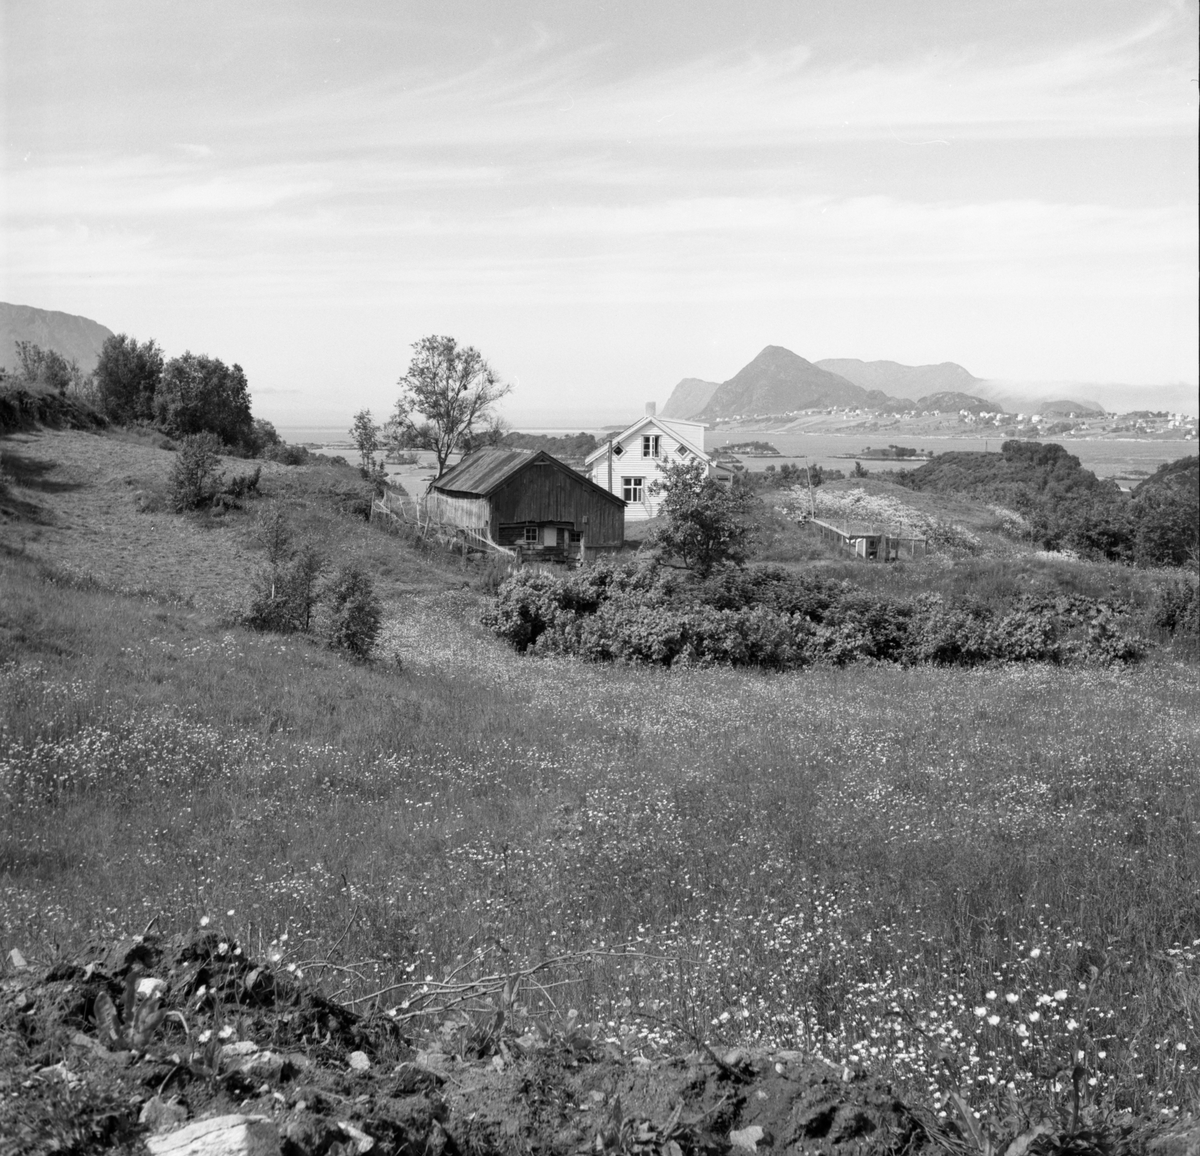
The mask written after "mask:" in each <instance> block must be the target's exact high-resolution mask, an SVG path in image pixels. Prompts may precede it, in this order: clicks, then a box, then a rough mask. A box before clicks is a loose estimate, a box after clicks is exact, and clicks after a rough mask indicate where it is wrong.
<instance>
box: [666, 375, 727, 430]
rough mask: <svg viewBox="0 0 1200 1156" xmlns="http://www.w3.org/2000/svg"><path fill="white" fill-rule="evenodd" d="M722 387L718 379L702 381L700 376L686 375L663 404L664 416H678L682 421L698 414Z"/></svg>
mask: <svg viewBox="0 0 1200 1156" xmlns="http://www.w3.org/2000/svg"><path fill="white" fill-rule="evenodd" d="M720 388H721V383H720V382H718V381H701V379H700V378H698V377H685V378H684V379H683V380H682V381H681V382H680V383H679V384H678V385H677V386H676V387H675V388H674V389H673V390H671V396H670V397H669V398H668V399H667V404H666V405H664V406H663V409H662V416H663V417H666V418H671V417H674V418H678V419H679V420H680V421H683V420H685V419H686V418H689V417H693V416H694V415H695V414H698V413H699V412H700V411H701V410H702V409H704V407H705V406H706V405H708V403H709V402H710V401H711V400H712V395H713V394H714V393H716V392H717V390H718V389H720Z"/></svg>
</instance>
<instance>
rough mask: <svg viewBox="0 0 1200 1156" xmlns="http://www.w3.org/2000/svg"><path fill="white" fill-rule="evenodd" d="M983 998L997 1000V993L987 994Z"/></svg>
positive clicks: (990, 992)
mask: <svg viewBox="0 0 1200 1156" xmlns="http://www.w3.org/2000/svg"><path fill="white" fill-rule="evenodd" d="M983 998H984V999H995V998H996V993H995V992H994V991H989V992H988V993H987V995H985V996H984V997H983Z"/></svg>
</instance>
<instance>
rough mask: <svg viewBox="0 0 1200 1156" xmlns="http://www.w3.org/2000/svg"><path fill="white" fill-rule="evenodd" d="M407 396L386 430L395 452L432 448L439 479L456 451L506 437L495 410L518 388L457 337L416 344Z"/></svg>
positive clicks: (404, 387)
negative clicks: (497, 373) (514, 387)
mask: <svg viewBox="0 0 1200 1156" xmlns="http://www.w3.org/2000/svg"><path fill="white" fill-rule="evenodd" d="M399 384H400V386H401V387H402V390H403V392H402V393H401V394H400V397H399V398H398V399H397V401H396V409H395V412H394V413H393V415H392V417H391V418H390V419H389V420H388V422H387V425H386V427H385V429H386V435H387V444H388V448H389V449H397V450H399V449H426V450H432V451H433V453H434V456H435V457H436V458H437V477H439V478H440V477H441V476H442V474H444V473H445V472H446V461H447V459H448V458H449V457H450V455H451V454H452V453H454V452H455V451H456V450H460V449H461V450H466V449H471V448H475V447H477V446H478V445H481V444H486V443H487V441H488V440H489V439H491V438H496V439H498V438H499V437H500V436H501V433H500V425H499V421H498V419H497V418H496V416H495V413H494V407H495V405H496V403H497V402H499V401H500V400H501V399H502V398H504V397H506V396H508V394H509V393H510V392H511V391H512V386H510V385H506V384H504V383H502V382H501V381H500V380H499V378H498V377H497V376H496V374H495V371H494V370H493V369H492V367H491V366H490V365H488V363H487V361H486V360H485V359H484V357H483V355H482V354H481V353H480V352H479V350H477V349H475V348H474V346H471V345H465V346H460V345H459V344H458V342H457V341H456V340H455V339H454V338H453V337H439V336H437V335H433V336H431V337H422V338H421V340H420V341H417V342H414V343H413V358H412V361H411V362H409V366H408V372H407V373H406V374H405V375H404V376H403V377H402V378H401V379H400V382H399Z"/></svg>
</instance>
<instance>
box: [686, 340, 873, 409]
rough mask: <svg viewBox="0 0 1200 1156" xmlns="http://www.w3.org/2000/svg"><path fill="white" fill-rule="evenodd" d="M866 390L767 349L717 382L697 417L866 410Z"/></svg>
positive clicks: (777, 348)
mask: <svg viewBox="0 0 1200 1156" xmlns="http://www.w3.org/2000/svg"><path fill="white" fill-rule="evenodd" d="M867 404H868V400H867V391H866V390H865V389H863V388H862V386H859V385H855V384H854V383H853V382H851V381H847V380H846V379H845V378H844V377H840V376H839V375H838V374H836V373H830V372H829V371H828V370H826V369H821V368H819V367H818V366H816V365H814V364H813V363H812V362H811V361H806V360H805V359H804V358H803V357H801V356H799V354H796V353H793V352H792V351H791V350H790V349H784V348H783V346H781V345H768V346H767V347H766V348H765V349H764V350H763V351H762V352H761V353H760V354H759V355H758V356H757V357H756V358H755V359H754V360H753V361H752V362H750V364H749V365H747V366H744V367H743V368H742V369H740V370H739V371H738V372H737V373H736V374H734V375H733V377H731V378H730V379H729V380H728V381H725V382H722V383H721V385H719V386H718V387H717V389H716V390H715V391H714V393H713V395H712V397H711V398H710V399H709V402H708V405H706V406H705V407H704V409H703V410H702V411H701V412H700V413H699V414H697V417H700V418H702V419H703V420H706V421H713V420H717V419H719V418H725V417H733V416H735V415H738V414H745V415H750V414H767V413H772V414H775V413H790V412H792V411H794V410H799V409H813V408H816V407H818V406H835V405H837V406H843V405H844V406H866V405H867Z"/></svg>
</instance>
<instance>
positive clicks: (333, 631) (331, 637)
mask: <svg viewBox="0 0 1200 1156" xmlns="http://www.w3.org/2000/svg"><path fill="white" fill-rule="evenodd" d="M328 595H329V600H330V615H329V622H328V625H327V628H326V632H325V641H326V644H327V645H328V646H329V648H330V649H331V650H346V651H349V652H350V653H351V654H353V655H354V656H355V657H356V658H367V657H369V656H370V654H371V651H372V649H374V646H375V640H376V639H377V638H378V637H379V630H380V627H381V626H382V624H383V606H382V604H381V603H380V601H379V599H378V597H376V594H375V591H374V589H373V588H372V586H371V579H370V576H369V575H368V574H367V572H366V571H365V570H363V569H362V568H361V567H360V566H357V565H355V564H353V563H351V564H348V565H346V566H343V567H342V568H341V570H339V571H338V573H337V576H336V577H335V578H334V580H333V582H332V583H331V584H330V586H329V590H328Z"/></svg>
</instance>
